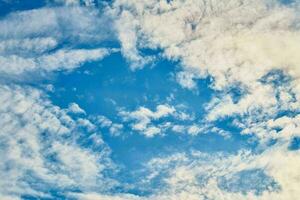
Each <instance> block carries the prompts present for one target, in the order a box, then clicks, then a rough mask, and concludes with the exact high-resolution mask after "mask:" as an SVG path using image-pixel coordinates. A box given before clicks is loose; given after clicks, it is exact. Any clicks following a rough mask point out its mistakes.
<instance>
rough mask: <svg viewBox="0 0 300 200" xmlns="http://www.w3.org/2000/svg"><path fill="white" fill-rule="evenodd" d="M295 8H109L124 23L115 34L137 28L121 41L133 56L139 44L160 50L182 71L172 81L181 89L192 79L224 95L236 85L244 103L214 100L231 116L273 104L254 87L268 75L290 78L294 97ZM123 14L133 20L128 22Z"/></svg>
mask: <svg viewBox="0 0 300 200" xmlns="http://www.w3.org/2000/svg"><path fill="white" fill-rule="evenodd" d="M297 3H298V2H296V3H294V4H293V6H290V5H284V4H281V3H279V2H277V1H268V0H264V1H259V0H251V1H244V0H230V1H228V2H217V1H212V0H209V1H199V0H188V1H176V0H175V1H171V2H169V3H168V2H167V1H156V0H152V1H147V2H139V1H135V2H130V1H121V0H120V1H116V2H115V3H114V6H113V9H115V10H118V11H120V15H118V16H119V17H120V18H121V19H122V20H123V21H124V20H125V21H126V22H123V23H121V24H117V26H118V27H119V30H122V28H124V31H123V32H124V33H123V32H122V31H121V32H120V33H119V35H122V34H126V32H125V30H128V28H126V27H125V25H123V24H128V23H129V24H134V26H135V27H137V28H135V29H131V28H130V30H135V31H134V35H135V36H132V37H134V39H132V40H130V42H129V41H126V42H122V40H121V42H122V43H128V42H129V43H130V45H131V46H132V47H131V49H135V51H139V46H140V45H142V46H147V47H148V48H152V49H155V48H160V49H162V50H163V52H164V53H163V54H164V55H165V57H166V58H169V59H176V60H179V61H181V65H182V67H183V70H184V71H183V72H179V73H178V74H177V80H178V82H179V83H180V84H181V85H182V86H183V87H185V88H189V89H193V88H194V87H195V82H194V80H195V79H197V78H205V77H208V76H209V77H212V79H213V82H212V84H211V88H213V89H214V90H216V91H224V90H225V91H226V90H227V89H228V88H230V87H231V86H234V85H236V84H237V83H238V84H240V85H241V87H245V88H247V92H248V94H249V95H247V96H245V98H248V99H245V100H243V98H242V100H241V101H244V102H241V103H239V104H237V105H231V104H232V103H231V102H230V101H226V100H227V99H226V98H227V97H226V96H225V97H224V99H223V98H222V99H221V100H220V107H224V108H225V107H226V109H227V111H226V112H228V115H231V114H232V113H235V112H236V110H239V111H238V112H242V111H245V110H247V109H248V108H249V107H261V108H262V109H265V110H267V109H268V108H269V106H272V105H274V100H273V99H274V97H275V94H274V93H273V94H271V95H272V97H271V98H270V92H272V91H270V89H269V88H267V86H265V85H262V84H260V83H259V79H260V78H262V77H264V76H265V75H266V74H267V73H269V72H270V71H272V70H282V71H283V72H284V73H285V74H287V75H288V76H291V78H292V79H293V80H294V84H295V86H294V87H293V91H294V92H295V93H298V94H296V96H299V89H298V88H299V87H298V86H296V85H299V75H300V72H299V70H297V69H298V66H299V64H300V60H299V58H298V56H297V55H296V52H298V51H299V48H300V47H299V45H298V44H299V39H300V32H299V21H300V20H299V16H298V15H297V12H298V6H297V5H298V4H297ZM120 8H124V9H123V10H122V9H120ZM123 15H126V16H131V18H132V19H133V18H134V21H133V22H132V23H131V20H129V19H127V20H126V18H122V16H123ZM135 54H138V53H135ZM257 89H259V90H260V92H258V91H257ZM297 98H298V97H297ZM251 99H253V100H251ZM256 99H257V101H256ZM270 99H271V102H270V103H269V102H268V101H269V100H270ZM262 102H264V104H266V106H264V105H262ZM270 104H272V105H270ZM230 109H231V110H230ZM216 110H217V108H216ZM214 111H215V110H214Z"/></svg>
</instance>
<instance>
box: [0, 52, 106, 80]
mask: <svg viewBox="0 0 300 200" xmlns="http://www.w3.org/2000/svg"><path fill="white" fill-rule="evenodd" d="M109 53H110V50H108V49H103V48H99V49H92V50H88V49H76V50H59V51H57V52H55V53H53V54H48V55H47V54H46V55H42V56H40V57H38V56H37V57H31V58H24V57H20V56H17V55H10V56H1V55H0V72H1V73H2V74H6V75H9V76H14V75H22V74H24V73H26V72H40V73H41V72H51V71H60V70H72V69H74V68H77V67H79V66H80V65H82V64H83V63H85V62H89V61H96V60H100V59H102V58H103V57H104V56H106V55H108V54H109Z"/></svg>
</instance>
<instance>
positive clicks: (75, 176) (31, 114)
mask: <svg viewBox="0 0 300 200" xmlns="http://www.w3.org/2000/svg"><path fill="white" fill-rule="evenodd" d="M0 93H1V97H0V103H1V108H0V115H1V120H0V125H1V127H2V128H1V130H0V135H1V141H0V145H1V150H0V157H1V164H0V177H1V180H2V181H1V183H0V198H2V197H3V198H11V199H13V198H18V197H20V196H21V195H25V194H27V195H36V196H40V197H43V196H45V195H46V196H47V195H49V194H47V191H48V189H47V188H48V187H52V188H74V187H75V188H81V189H83V190H86V189H91V188H96V187H99V185H101V184H103V185H102V186H101V187H100V188H102V189H105V188H107V187H110V184H112V183H113V182H111V181H108V180H106V179H105V178H104V177H103V175H102V174H101V173H102V171H103V170H104V169H106V168H108V167H110V164H109V163H108V160H109V158H108V154H107V153H106V152H107V150H106V148H107V147H106V146H105V145H104V144H103V143H98V145H101V146H99V152H92V151H90V150H89V149H87V148H83V147H81V146H80V145H79V144H77V143H76V138H77V137H78V136H79V134H81V133H80V130H79V129H78V126H77V124H80V121H83V120H84V119H79V120H78V122H77V120H76V119H72V118H71V117H70V116H68V115H67V113H66V112H65V111H64V110H62V109H60V108H59V107H57V106H54V105H53V104H51V102H50V101H49V100H48V99H47V98H46V97H45V96H44V94H43V93H42V92H41V91H39V90H37V89H33V88H30V87H25V86H24V87H20V86H16V85H10V86H6V85H0ZM75 133H76V134H75ZM85 134H88V132H86V133H85ZM66 136H67V137H66ZM65 138H69V139H70V140H66V139H65ZM28 176H30V177H31V178H30V179H28V178H27V177H28ZM37 180H38V181H39V183H40V184H39V185H36V184H33V182H34V181H37ZM31 181H33V182H31ZM34 185H36V186H34Z"/></svg>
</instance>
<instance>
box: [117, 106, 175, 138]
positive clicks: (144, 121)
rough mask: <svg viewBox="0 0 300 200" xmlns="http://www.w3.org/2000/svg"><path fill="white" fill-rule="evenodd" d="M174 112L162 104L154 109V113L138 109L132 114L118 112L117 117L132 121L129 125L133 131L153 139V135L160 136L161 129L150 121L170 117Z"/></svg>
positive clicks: (145, 109) (142, 108) (173, 109)
mask: <svg viewBox="0 0 300 200" xmlns="http://www.w3.org/2000/svg"><path fill="white" fill-rule="evenodd" d="M174 112H175V108H173V107H171V106H169V105H163V104H162V105H158V106H157V107H156V111H151V110H149V109H148V108H145V107H140V108H139V109H137V110H136V111H133V112H127V111H120V113H119V115H120V116H121V117H123V120H124V121H133V123H132V124H131V126H132V129H133V130H135V131H138V132H140V133H141V134H144V135H145V136H146V137H153V136H154V135H157V134H160V133H161V129H160V128H159V127H156V126H155V125H153V124H152V120H159V119H161V118H164V117H167V116H170V115H172V114H173V113H174Z"/></svg>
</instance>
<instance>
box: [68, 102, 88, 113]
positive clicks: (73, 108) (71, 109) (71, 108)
mask: <svg viewBox="0 0 300 200" xmlns="http://www.w3.org/2000/svg"><path fill="white" fill-rule="evenodd" d="M68 111H69V112H72V113H75V114H76V113H79V114H86V113H85V111H84V110H83V109H82V108H80V106H79V105H78V104H77V103H70V104H69V107H68Z"/></svg>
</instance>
